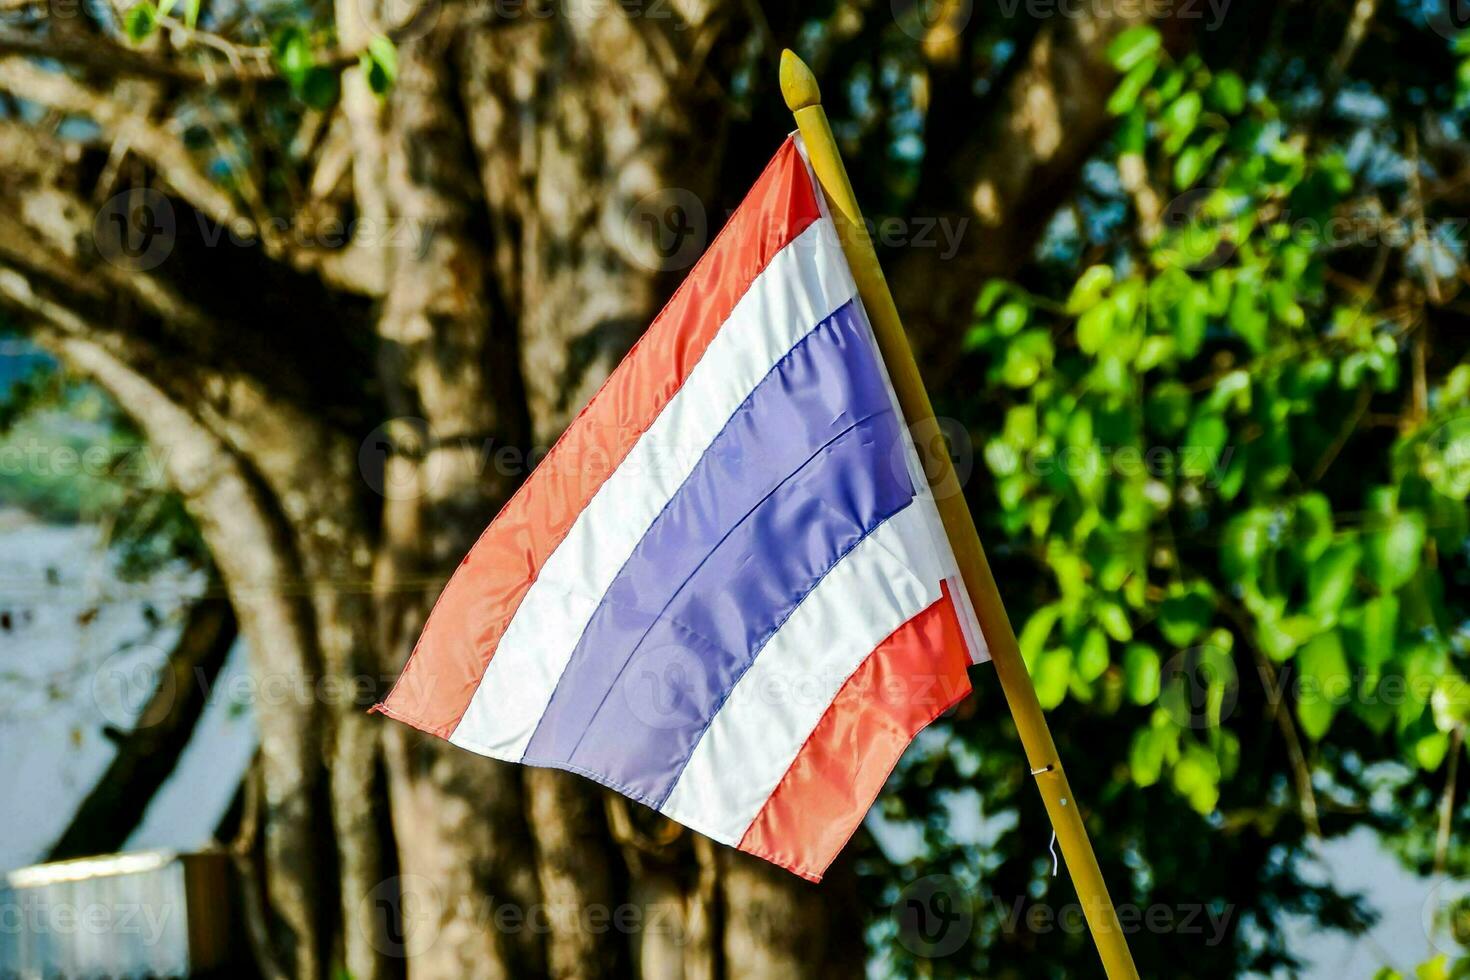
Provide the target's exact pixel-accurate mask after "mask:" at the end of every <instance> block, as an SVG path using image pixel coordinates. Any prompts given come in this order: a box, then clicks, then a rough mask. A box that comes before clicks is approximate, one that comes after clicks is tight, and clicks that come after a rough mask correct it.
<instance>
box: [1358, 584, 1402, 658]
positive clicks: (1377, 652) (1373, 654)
mask: <svg viewBox="0 0 1470 980" xmlns="http://www.w3.org/2000/svg"><path fill="white" fill-rule="evenodd" d="M1358 625H1359V629H1358V634H1357V635H1358V639H1359V643H1360V647H1359V655H1360V656H1361V658H1362V661H1363V666H1365V667H1367V668H1368V670H1369V671H1370V672H1371V673H1374V674H1376V673H1377V672H1378V669H1379V668H1380V667H1382V666H1383V665H1384V664H1386V663H1388V662H1389V661H1390V660H1391V659H1393V654H1394V649H1395V642H1394V641H1395V639H1396V637H1397V636H1398V625H1399V600H1398V597H1397V596H1392V595H1385V596H1379V597H1378V598H1376V599H1370V600H1369V601H1368V602H1365V603H1363V607H1362V610H1361V616H1360V622H1359V624H1358Z"/></svg>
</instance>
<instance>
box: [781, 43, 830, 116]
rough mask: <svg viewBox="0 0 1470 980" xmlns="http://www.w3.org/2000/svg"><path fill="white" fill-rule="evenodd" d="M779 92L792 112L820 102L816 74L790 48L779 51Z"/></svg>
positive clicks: (820, 97) (820, 93)
mask: <svg viewBox="0 0 1470 980" xmlns="http://www.w3.org/2000/svg"><path fill="white" fill-rule="evenodd" d="M781 94H782V95H783V96H784V97H785V98H786V107H787V108H788V109H790V110H791V111H792V112H795V111H796V110H798V109H805V108H806V107H807V106H814V105H821V104H822V90H821V89H819V88H817V76H816V75H813V74H812V70H811V69H810V68H808V67H807V66H806V62H805V61H802V60H801V58H799V57H797V54H796V52H795V51H792V50H791V49H790V48H787V49H786V50H784V51H782V52H781Z"/></svg>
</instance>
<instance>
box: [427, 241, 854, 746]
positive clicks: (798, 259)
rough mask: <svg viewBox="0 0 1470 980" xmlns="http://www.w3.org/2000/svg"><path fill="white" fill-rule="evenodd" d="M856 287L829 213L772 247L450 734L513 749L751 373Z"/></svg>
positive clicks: (543, 581)
mask: <svg viewBox="0 0 1470 980" xmlns="http://www.w3.org/2000/svg"><path fill="white" fill-rule="evenodd" d="M856 292H857V289H856V287H855V286H854V285H853V282H852V276H851V274H850V273H849V272H848V269H847V263H846V261H845V260H844V258H843V256H842V251H841V249H840V247H839V246H838V245H837V236H836V233H835V231H834V229H833V228H832V223H831V220H830V219H827V218H823V219H821V220H818V221H816V222H814V223H813V224H812V225H811V226H810V227H808V228H807V229H806V231H804V232H802V234H801V235H799V236H797V237H796V238H795V239H794V240H792V241H791V242H790V243H788V244H787V245H786V247H785V248H783V249H782V250H781V251H780V252H778V253H777V254H776V256H775V258H773V259H772V260H771V262H770V263H769V264H768V265H767V266H766V268H765V269H764V270H763V271H762V272H761V274H760V275H759V276H758V277H757V278H756V280H755V282H753V283H752V284H751V286H750V289H749V290H747V292H746V294H745V295H744V296H743V297H741V299H740V301H739V302H738V303H737V304H736V305H735V308H734V310H732V311H731V314H730V318H729V319H728V320H726V321H725V325H724V326H723V327H722V328H721V329H720V331H719V332H718V333H717V334H715V336H714V338H713V339H712V340H711V341H710V345H709V347H708V349H707V350H706V351H705V353H704V356H703V357H701V358H700V360H699V363H698V364H696V365H695V366H694V369H693V370H692V371H690V372H689V377H687V378H686V379H685V380H684V384H683V386H682V387H681V388H680V389H679V391H678V392H677V393H676V394H675V395H674V397H673V398H671V399H670V400H669V403H668V405H666V406H664V410H663V411H662V412H661V413H659V415H658V417H657V418H656V419H654V421H653V424H652V425H650V426H649V428H648V430H647V431H646V432H644V434H643V435H642V437H641V438H639V440H638V441H637V442H636V443H635V444H634V446H633V448H632V449H631V450H630V451H629V453H628V456H627V458H626V459H624V460H623V463H622V465H620V466H619V467H618V468H617V469H616V470H614V471H613V473H612V475H611V476H610V477H608V479H607V481H606V482H605V483H603V485H602V487H601V488H599V489H598V491H597V493H596V494H595V495H594V496H593V498H592V500H591V501H589V502H588V504H587V507H586V509H584V510H583V511H582V513H581V514H580V515H578V517H577V519H576V521H575V522H574V523H573V524H572V527H571V530H570V531H569V532H568V533H567V536H566V538H565V539H564V540H563V541H562V543H561V544H560V545H559V546H558V547H557V549H556V550H555V551H554V552H552V553H551V555H550V556H549V557H548V558H547V560H546V563H545V564H544V565H543V566H542V568H541V573H540V575H538V576H537V578H536V581H535V582H534V583H533V584H532V585H531V588H530V590H529V591H528V592H527V593H526V596H525V598H524V599H523V600H522V601H521V605H520V607H519V608H518V609H517V610H516V614H515V616H514V617H513V618H512V619H511V621H510V624H509V625H508V626H507V628H506V631H505V634H504V636H502V637H501V640H500V645H499V647H497V648H496V651H495V655H494V657H492V658H491V660H490V665H489V667H488V668H487V669H486V670H485V676H484V679H483V680H482V681H481V682H480V687H479V689H478V690H477V691H475V696H474V698H473V699H472V700H471V701H470V705H469V708H468V709H467V710H466V711H465V713H464V717H463V718H462V719H460V722H459V725H458V727H456V728H455V730H454V732H453V733H452V734H451V735H450V738H449V740H450V741H451V742H453V743H454V744H455V745H458V746H461V747H463V748H467V749H470V750H472V751H475V752H479V753H481V754H483V755H488V756H493V757H494V758H497V759H507V760H510V761H512V762H518V761H520V759H521V757H522V756H523V755H524V754H525V751H526V745H527V744H528V743H529V742H530V741H531V736H532V735H533V734H534V733H535V731H536V725H537V723H538V722H540V720H541V715H542V714H543V713H544V712H545V711H546V706H547V705H548V704H549V703H550V701H551V695H552V693H553V691H554V690H555V688H556V684H557V681H558V680H559V679H560V678H561V673H562V670H563V669H565V667H566V665H567V661H568V660H569V659H570V658H571V655H572V651H573V650H575V649H576V646H577V642H578V641H579V640H580V639H581V637H582V633H583V631H584V630H585V629H586V628H587V623H588V621H589V620H590V619H591V618H592V614H593V612H594V611H595V610H596V609H597V606H598V603H600V602H601V601H602V596H603V593H605V592H606V591H607V589H608V587H609V586H610V585H612V582H613V579H614V578H615V577H616V576H617V573H618V571H619V570H620V569H621V568H622V567H623V564H624V563H625V562H626V561H627V560H628V556H629V555H631V554H632V553H633V549H634V548H635V547H636V546H637V544H638V542H639V541H641V540H642V539H643V536H644V534H645V533H646V532H647V531H648V528H649V527H650V526H651V525H652V524H653V521H654V519H655V518H656V517H657V516H658V515H659V513H660V512H661V511H662V510H663V508H664V505H665V504H666V503H668V501H669V499H670V498H671V497H672V496H673V495H674V493H675V492H676V491H677V490H678V489H679V487H680V486H681V485H682V484H683V483H684V481H685V479H686V478H687V477H688V476H689V473H690V472H691V471H692V470H693V469H694V466H695V464H696V463H698V462H699V459H700V457H701V456H702V455H703V454H704V452H705V450H706V449H708V448H709V446H710V443H712V442H713V441H714V439H715V436H717V435H718V434H719V432H720V430H721V429H723V428H724V426H725V423H726V422H727V421H728V420H729V419H730V416H732V415H733V414H734V413H735V410H736V409H737V408H739V407H740V403H741V402H743V401H745V399H746V397H747V396H749V394H750V393H751V391H752V390H754V388H755V386H756V385H757V384H759V383H760V381H761V379H762V378H764V377H765V376H766V375H767V374H769V373H770V371H771V369H772V368H773V367H775V365H776V363H777V362H779V361H780V360H781V358H783V357H784V356H786V354H787V352H789V351H790V350H791V348H792V347H794V346H795V345H796V342H797V341H798V340H800V339H801V338H802V337H804V336H805V335H806V334H807V333H809V332H810V331H811V330H812V329H814V328H815V327H816V325H817V324H818V323H820V322H821V321H822V320H824V319H826V318H827V317H828V316H829V315H831V313H832V312H833V311H834V310H836V309H837V308H838V307H840V306H841V305H842V304H844V303H846V302H847V301H848V300H850V299H852V297H853V296H854V295H856Z"/></svg>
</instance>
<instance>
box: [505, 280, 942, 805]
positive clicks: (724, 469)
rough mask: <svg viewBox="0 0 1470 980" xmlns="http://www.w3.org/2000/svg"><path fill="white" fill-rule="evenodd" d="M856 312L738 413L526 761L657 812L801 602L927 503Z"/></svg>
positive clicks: (662, 527)
mask: <svg viewBox="0 0 1470 980" xmlns="http://www.w3.org/2000/svg"><path fill="white" fill-rule="evenodd" d="M900 433H901V428H900V425H899V421H898V419H897V417H896V416H895V413H894V410H893V403H892V400H891V398H890V395H889V392H888V390H887V386H886V384H885V382H884V379H883V374H882V371H881V369H880V367H879V364H878V361H877V357H876V354H875V352H874V351H873V349H872V346H871V343H870V341H869V339H868V336H867V334H866V331H865V330H864V329H863V328H862V326H861V322H860V320H859V319H858V316H857V314H856V312H855V311H854V309H853V306H852V304H851V303H848V304H846V305H844V306H843V307H841V308H840V309H838V310H837V311H836V312H835V313H833V314H832V315H831V316H830V317H828V318H827V319H826V320H823V321H822V322H821V323H820V324H818V325H817V327H816V328H815V329H813V330H812V331H811V333H809V334H808V335H807V336H806V337H804V338H803V339H802V340H801V341H800V342H799V343H797V345H796V346H795V347H793V348H792V350H791V351H790V352H789V353H788V354H787V355H786V356H785V357H784V358H783V359H782V360H781V361H780V362H779V363H778V364H777V365H776V367H775V368H774V369H773V370H772V371H771V373H770V374H768V375H767V376H766V377H765V378H764V379H763V380H762V381H761V383H760V384H759V385H757V386H756V388H755V390H754V391H753V392H752V393H751V395H750V397H749V398H747V399H746V401H745V402H744V403H743V404H742V405H741V406H740V408H738V409H737V410H736V412H735V414H734V415H733V416H732V417H731V418H730V420H729V422H727V423H726V425H725V427H724V428H723V429H722V430H721V432H720V434H719V435H718V436H717V437H716V438H715V440H714V442H713V443H712V444H711V445H710V447H709V449H708V450H707V451H706V452H705V454H704V456H703V457H702V458H701V459H700V461H699V462H698V463H697V464H696V465H695V467H694V469H693V471H692V472H691V473H690V476H689V478H688V480H686V481H685V483H684V485H683V486H681V487H680V488H679V490H678V492H676V493H675V494H674V496H673V497H672V498H671V499H670V501H669V503H668V505H667V506H666V507H665V508H664V510H663V512H662V513H661V514H660V515H659V517H658V518H657V519H656V520H655V521H654V523H653V525H652V526H651V527H650V528H649V530H648V533H647V534H645V535H644V537H643V539H642V540H641V541H640V542H639V544H638V546H637V547H636V548H635V549H634V551H633V554H632V555H631V556H630V557H629V559H628V561H627V563H626V564H625V565H624V566H623V568H622V569H621V571H619V573H618V575H617V577H616V578H615V579H614V580H613V583H612V585H611V586H610V587H609V588H608V591H607V592H606V594H605V595H604V596H603V599H602V602H601V604H600V605H599V606H598V608H597V611H596V612H595V613H594V614H593V616H592V618H591V620H590V622H589V623H588V626H587V629H586V631H585V632H584V633H583V635H582V638H581V641H580V642H579V643H578V645H577V648H576V649H575V650H574V651H573V653H572V656H571V659H570V660H569V661H568V663H567V667H566V670H565V671H564V672H563V674H562V677H561V680H560V682H559V684H558V686H557V689H556V691H555V693H554V694H553V695H552V698H551V702H550V704H549V705H548V706H547V710H546V713H545V714H544V715H543V716H542V718H541V722H540V724H539V726H538V727H537V729H536V733H535V734H534V735H533V736H532V738H531V741H530V744H529V745H528V746H527V749H526V754H525V759H524V761H526V762H528V763H535V764H537V765H550V766H556V767H559V768H564V769H571V770H573V771H575V772H580V773H583V774H585V775H588V776H591V777H592V778H594V779H597V780H598V781H600V782H602V783H604V784H605V785H609V786H612V787H614V788H616V789H618V790H620V791H621V792H623V793H625V794H627V795H629V796H632V797H634V798H635V799H639V800H641V801H643V802H645V803H648V804H650V805H652V806H657V805H659V804H660V803H661V802H662V801H663V800H664V799H665V798H666V797H667V796H668V794H669V792H670V791H671V790H672V789H673V785H674V782H675V780H676V779H677V778H678V775H679V773H680V772H681V771H682V770H683V768H684V765H685V763H686V762H687V761H688V759H689V756H690V754H691V753H693V751H694V746H695V744H696V743H697V742H698V740H699V738H700V736H701V735H702V734H703V732H704V730H705V728H706V727H707V726H708V725H709V722H710V720H711V719H712V718H713V717H714V715H715V712H716V711H718V710H719V706H720V705H721V704H723V703H724V700H725V698H726V696H728V694H729V692H730V689H731V688H732V687H733V686H734V684H735V682H736V681H737V680H739V678H740V675H741V674H743V673H744V672H745V670H746V668H747V667H749V666H750V663H751V661H752V660H753V659H754V658H755V656H756V654H757V653H758V652H759V651H760V649H761V647H762V646H764V645H765V643H766V641H767V640H768V639H769V638H770V636H771V635H772V634H773V633H774V632H775V631H776V630H777V628H779V626H780V625H781V623H783V622H785V620H786V618H787V617H788V616H789V615H791V613H792V611H793V610H795V608H796V607H797V605H798V604H799V603H800V602H801V600H802V598H803V597H805V595H806V594H807V593H808V592H809V591H810V590H811V589H812V588H813V587H814V586H815V585H816V584H817V582H819V581H820V580H821V578H822V576H823V575H825V574H826V573H827V570H828V569H830V568H831V567H832V566H833V565H834V564H835V563H836V562H837V561H838V559H839V558H841V556H842V555H844V554H846V553H847V552H848V551H849V550H850V549H852V548H853V547H854V546H855V545H856V544H857V543H858V542H859V541H861V540H862V539H863V537H864V536H866V535H867V534H868V533H869V532H870V531H872V530H873V529H874V528H875V527H877V526H878V525H879V524H881V523H882V522H883V521H884V520H885V519H886V518H887V517H889V516H890V515H892V514H894V513H896V512H898V511H899V510H901V509H903V507H904V506H905V505H906V504H907V503H908V502H909V501H910V500H911V499H912V498H913V494H914V489H913V485H912V482H911V481H910V479H909V474H908V470H907V468H906V466H905V465H904V462H903V460H904V457H903V454H902V450H901V443H900V442H899V439H900Z"/></svg>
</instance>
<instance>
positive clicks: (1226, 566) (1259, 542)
mask: <svg viewBox="0 0 1470 980" xmlns="http://www.w3.org/2000/svg"><path fill="white" fill-rule="evenodd" d="M1271 520H1272V513H1271V511H1269V510H1266V509H1265V508H1262V507H1252V508H1251V509H1250V510H1248V511H1246V512H1245V513H1243V514H1237V515H1236V516H1235V517H1233V518H1231V519H1230V523H1228V524H1226V525H1225V534H1224V540H1223V541H1222V542H1221V543H1222V545H1223V547H1222V549H1221V553H1220V566H1221V570H1222V571H1224V572H1225V575H1226V577H1228V578H1230V579H1234V580H1246V579H1255V577H1256V576H1257V575H1258V574H1260V571H1261V562H1262V561H1263V560H1264V559H1265V557H1266V553H1267V551H1268V550H1269V549H1270V545H1271V537H1270V532H1271Z"/></svg>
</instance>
